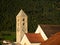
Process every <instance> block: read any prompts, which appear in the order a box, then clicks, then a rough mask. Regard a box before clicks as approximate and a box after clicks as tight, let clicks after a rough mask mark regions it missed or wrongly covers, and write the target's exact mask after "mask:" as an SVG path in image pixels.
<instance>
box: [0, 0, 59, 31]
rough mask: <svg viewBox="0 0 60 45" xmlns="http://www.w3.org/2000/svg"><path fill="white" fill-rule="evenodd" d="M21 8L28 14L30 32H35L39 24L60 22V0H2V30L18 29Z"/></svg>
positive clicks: (0, 18) (0, 4) (0, 12)
mask: <svg viewBox="0 0 60 45" xmlns="http://www.w3.org/2000/svg"><path fill="white" fill-rule="evenodd" d="M20 9H23V10H24V11H25V12H26V14H27V15H28V18H29V19H28V27H29V32H34V31H35V30H36V27H37V25H38V24H60V0H1V1H0V31H2V30H3V31H12V32H13V31H15V30H16V29H15V28H16V21H15V20H16V15H17V14H18V12H19V11H20Z"/></svg>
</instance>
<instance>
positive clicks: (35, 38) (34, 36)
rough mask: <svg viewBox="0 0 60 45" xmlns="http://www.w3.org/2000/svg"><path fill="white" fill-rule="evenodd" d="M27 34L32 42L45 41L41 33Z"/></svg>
mask: <svg viewBox="0 0 60 45" xmlns="http://www.w3.org/2000/svg"><path fill="white" fill-rule="evenodd" d="M26 36H27V38H28V40H29V41H30V42H31V43H41V42H44V39H43V38H42V36H41V35H40V34H35V33H26Z"/></svg>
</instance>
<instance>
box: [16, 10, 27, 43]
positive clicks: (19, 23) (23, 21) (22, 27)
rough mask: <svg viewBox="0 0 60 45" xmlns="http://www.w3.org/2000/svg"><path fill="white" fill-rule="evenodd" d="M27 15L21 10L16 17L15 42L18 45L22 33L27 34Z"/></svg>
mask: <svg viewBox="0 0 60 45" xmlns="http://www.w3.org/2000/svg"><path fill="white" fill-rule="evenodd" d="M27 18H28V17H27V15H26V14H25V13H24V11H23V10H22V9H21V10H20V12H19V13H18V15H17V16H16V42H18V43H20V41H21V39H22V37H23V35H24V33H27V32H28V27H27Z"/></svg>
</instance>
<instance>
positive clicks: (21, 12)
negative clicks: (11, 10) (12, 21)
mask: <svg viewBox="0 0 60 45" xmlns="http://www.w3.org/2000/svg"><path fill="white" fill-rule="evenodd" d="M17 16H27V15H26V13H25V12H24V11H23V10H22V9H21V10H20V12H19V13H18V14H17Z"/></svg>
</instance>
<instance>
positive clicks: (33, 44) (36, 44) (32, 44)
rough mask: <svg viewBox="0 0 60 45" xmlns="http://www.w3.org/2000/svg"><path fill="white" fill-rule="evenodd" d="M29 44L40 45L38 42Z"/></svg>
mask: <svg viewBox="0 0 60 45" xmlns="http://www.w3.org/2000/svg"><path fill="white" fill-rule="evenodd" d="M31 45H40V43H31Z"/></svg>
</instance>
